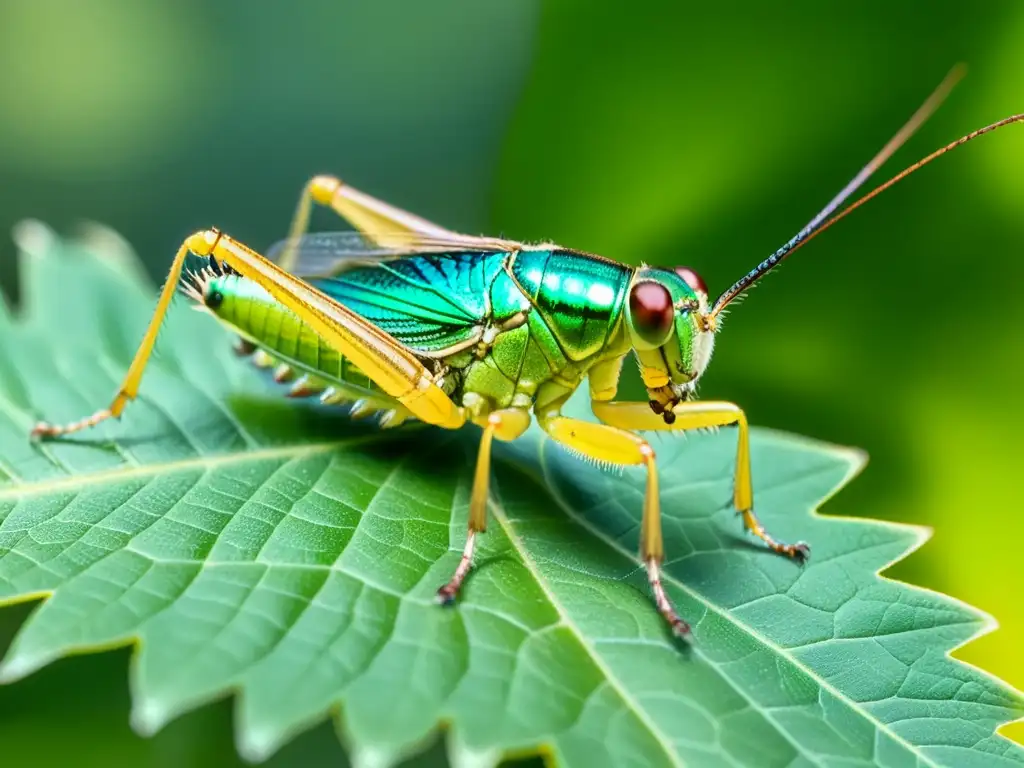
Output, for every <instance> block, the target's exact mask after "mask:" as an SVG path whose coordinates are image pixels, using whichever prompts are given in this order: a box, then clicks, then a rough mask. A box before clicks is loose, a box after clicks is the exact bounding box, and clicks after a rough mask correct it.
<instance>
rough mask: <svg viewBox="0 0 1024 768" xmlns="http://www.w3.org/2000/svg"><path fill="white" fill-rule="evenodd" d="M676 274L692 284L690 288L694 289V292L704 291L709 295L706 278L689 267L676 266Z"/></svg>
mask: <svg viewBox="0 0 1024 768" xmlns="http://www.w3.org/2000/svg"><path fill="white" fill-rule="evenodd" d="M676 274H677V275H679V276H680V277H681V278H683V280H685V281H686V284H687V285H688V286H690V289H691V290H692V291H694V293H703V294H704V295H705V296H707V295H708V286H707V284H706V283H705V282H704V278H703V277H701V276H700V275H698V274H697V273H696V272H694V271H693V270H692V269H690V268H689V267H676Z"/></svg>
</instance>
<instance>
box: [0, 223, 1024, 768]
mask: <svg viewBox="0 0 1024 768" xmlns="http://www.w3.org/2000/svg"><path fill="white" fill-rule="evenodd" d="M21 242H22V244H23V246H26V247H27V249H28V250H29V251H30V253H29V254H27V255H26V257H25V258H24V259H23V264H22V266H23V270H22V272H23V275H24V278H25V284H24V291H23V295H24V300H25V307H24V312H23V314H22V317H21V318H20V319H19V320H18V321H16V322H12V321H10V320H9V318H8V317H7V315H5V314H0V344H2V348H3V350H4V354H3V356H2V362H0V469H2V471H3V472H4V475H5V478H4V480H3V483H2V484H0V599H3V600H6V601H8V602H10V601H17V600H25V599H30V598H33V597H39V596H47V598H48V599H46V600H45V601H44V602H43V603H41V605H40V606H39V607H38V609H37V610H36V611H35V612H34V614H33V615H32V617H31V618H30V619H29V620H28V621H27V622H26V624H25V626H24V627H23V628H22V629H21V631H20V633H19V635H18V636H17V638H16V640H15V641H14V643H13V645H12V647H11V648H10V650H9V652H8V653H7V656H6V658H5V659H4V662H3V666H2V674H3V677H4V679H6V680H7V681H13V680H16V679H18V678H20V677H23V676H25V675H27V674H29V673H30V672H32V671H33V670H35V669H38V668H39V667H41V666H43V665H45V664H47V663H49V662H50V661H52V660H53V659H56V658H58V657H60V656H62V655H65V654H68V653H73V652H81V651H87V650H98V649H103V648H109V647H113V646H117V645H124V644H129V643H138V649H137V653H136V655H135V662H134V664H133V666H132V668H131V684H132V691H133V712H132V715H131V716H132V721H133V723H134V724H135V725H136V727H137V728H138V730H140V731H141V732H143V733H151V732H153V731H155V730H157V729H158V728H160V727H161V726H162V725H163V724H165V723H166V722H168V720H170V719H172V718H174V717H175V716H176V715H178V714H180V713H182V712H184V711H187V710H189V709H191V708H194V707H196V706H198V705H199V704H201V703H203V702H206V701H209V700H211V699H214V698H218V697H222V696H224V695H227V694H229V693H231V692H237V693H238V699H237V705H236V709H237V717H236V724H237V725H236V727H237V741H238V745H239V748H240V750H241V751H242V753H243V754H244V755H246V756H248V757H250V758H253V759H260V758H262V757H265V756H267V755H268V754H270V753H272V752H273V751H274V750H276V749H277V748H278V747H279V746H281V745H282V744H283V743H284V742H285V741H287V740H288V739H289V738H290V737H291V736H292V735H293V734H295V733H296V732H298V731H300V730H302V729H304V728H307V727H309V726H310V725H312V724H314V723H316V722H318V721H320V720H322V719H324V718H326V717H328V716H330V715H331V714H332V713H335V712H339V711H340V714H338V715H337V717H338V721H339V730H340V731H341V733H342V734H343V738H344V739H345V740H346V742H347V743H348V744H349V745H350V747H351V749H352V754H353V756H354V758H356V762H357V763H361V764H365V765H371V764H373V765H387V764H390V763H392V762H393V761H395V760H396V759H398V758H399V757H401V756H403V755H405V754H407V753H409V752H410V751H412V750H415V749H417V748H418V747H419V745H421V744H423V743H425V742H426V741H427V740H428V739H429V738H430V736H431V734H432V733H433V731H434V729H435V728H436V727H437V726H438V724H439V723H443V724H446V725H447V726H448V729H449V731H450V735H449V752H450V755H451V758H452V760H453V762H454V763H455V764H461V765H488V764H493V763H494V762H496V761H497V760H498V759H499V757H500V756H501V755H502V754H505V753H509V752H525V751H531V750H536V749H537V748H538V747H543V749H545V750H546V751H547V752H548V753H550V754H552V755H554V756H555V757H556V758H557V759H558V761H559V762H560V763H561V764H564V765H567V766H598V765H614V766H621V765H631V764H635V765H683V764H686V765H730V766H737V765H744V766H745V765H750V766H797V765H800V766H803V765H819V766H851V767H852V766H867V765H884V766H904V765H917V766H940V765H941V766H944V765H950V766H954V765H955V766H974V765H979V766H980V765H1020V764H1024V752H1022V750H1021V749H1019V748H1018V747H1016V746H1015V745H1013V744H1011V743H1010V742H1009V741H1007V740H1005V739H1003V738H1001V737H999V736H997V735H995V734H994V729H995V728H996V727H997V726H998V725H999V724H1001V723H1003V722H1006V721H1008V720H1011V719H1013V718H1014V717H1017V716H1019V715H1020V714H1021V712H1022V709H1024V705H1022V699H1021V696H1020V694H1019V693H1018V692H1015V691H1013V690H1012V689H1011V688H1010V687H1009V686H1007V685H1005V684H1003V683H1001V682H999V681H997V680H994V679H992V678H990V677H988V676H986V675H985V674H984V673H982V672H980V671H979V670H977V669H974V668H972V667H969V666H967V665H965V664H962V663H960V662H957V661H954V660H952V659H950V658H949V656H948V652H949V651H950V650H951V649H953V648H955V647H958V646H959V645H961V644H963V643H965V642H967V641H968V640H969V639H970V638H972V637H974V636H976V635H977V634H979V633H980V632H984V631H987V630H989V629H991V628H992V625H993V622H992V621H991V620H990V619H989V618H987V617H986V616H984V615H983V614H981V613H979V612H978V611H976V610H974V609H971V608H969V607H967V606H965V605H963V604H961V603H958V602H956V601H954V600H952V599H951V598H948V597H945V596H943V595H938V594H935V593H932V592H928V591H925V590H921V589H917V588H914V587H910V586H908V585H904V584H900V583H896V582H892V581H889V580H886V579H883V578H881V577H879V576H877V572H878V571H879V570H880V569H882V568H884V567H886V566H887V565H888V564H890V563H891V562H893V561H894V560H896V559H898V558H900V557H902V556H903V555H905V554H906V553H907V552H909V551H911V550H912V549H914V548H915V547H917V546H919V545H920V544H921V542H922V541H923V540H924V534H923V533H922V532H921V531H920V530H917V529H912V528H908V527H901V526H893V525H889V524H882V523H877V522H871V521H863V520H852V519H835V518H824V517H820V516H818V515H817V514H815V513H814V512H813V510H814V509H815V508H816V507H817V505H818V504H819V503H820V502H821V501H822V500H823V499H825V498H827V497H828V495H829V494H831V493H832V492H833V491H834V490H835V489H836V488H838V487H839V486H840V485H842V484H843V483H844V482H845V481H846V480H847V479H848V478H849V477H850V476H851V475H852V474H854V473H855V472H856V471H857V470H858V469H859V467H860V465H861V463H862V459H861V457H860V456H859V455H858V454H856V453H854V452H851V451H847V450H842V449H836V448H833V447H828V446H823V445H819V444H814V443H810V442H807V441H802V440H797V439H795V438H792V437H788V436H785V435H780V434H774V433H768V432H763V431H761V432H755V437H754V441H753V461H754V471H755V475H756V483H757V489H756V490H757V493H756V500H757V505H758V510H759V513H760V514H761V516H762V518H763V519H764V521H765V523H766V524H767V525H768V526H769V527H770V528H771V529H772V530H773V531H774V532H776V533H777V535H779V536H780V537H788V538H791V539H796V538H803V539H806V540H808V541H810V542H811V543H812V545H813V547H814V558H813V560H812V562H811V564H809V565H808V566H807V567H805V568H803V569H801V568H799V567H798V566H796V565H795V564H793V563H792V562H788V561H785V560H782V559H780V558H778V557H775V556H773V555H771V554H769V553H767V552H765V551H763V550H762V549H761V548H760V547H759V546H757V545H755V544H754V543H752V542H750V541H747V540H745V539H744V537H743V535H742V533H741V526H740V524H739V521H738V520H736V518H735V514H734V513H733V512H732V510H731V509H730V505H729V498H730V483H731V480H730V478H731V471H732V460H733V453H734V450H735V442H734V440H735V438H734V436H733V434H731V433H730V432H728V431H724V432H722V433H719V434H713V435H698V436H691V437H688V438H686V439H673V440H663V441H661V442H659V443H658V444H657V446H656V447H657V448H658V451H659V464H660V467H661V475H662V483H663V500H664V505H665V510H666V521H665V527H666V546H667V549H668V552H669V553H670V559H669V562H668V563H667V564H666V567H665V574H666V584H667V587H668V590H669V592H670V593H671V595H672V597H673V598H674V599H675V600H676V601H677V605H678V607H679V609H680V610H681V612H682V613H683V615H684V616H686V617H687V618H688V619H689V620H690V621H691V623H693V625H694V642H693V645H692V646H691V647H687V646H685V645H683V644H680V643H678V642H675V641H673V640H672V639H671V638H670V636H669V635H668V632H667V630H666V627H665V626H664V624H663V622H662V620H661V618H660V617H659V616H658V614H657V612H656V611H655V610H654V608H653V606H652V604H651V601H650V599H649V597H648V594H647V588H646V583H645V578H644V575H643V571H642V568H641V567H640V565H639V563H638V560H637V557H636V554H635V552H636V546H637V526H638V515H639V509H640V498H641V491H642V487H643V478H642V475H640V474H638V473H634V472H625V473H623V474H622V475H616V474H609V473H606V472H602V471H600V470H598V469H597V468H594V467H590V466H588V465H587V464H585V463H581V462H579V461H577V460H575V459H574V458H572V457H570V456H569V455H567V454H566V453H565V452H564V451H562V450H560V449H559V448H557V447H556V446H553V445H552V444H551V443H550V442H549V441H546V440H544V439H542V438H541V437H539V436H538V435H537V434H536V433H535V432H531V433H530V434H529V435H527V436H526V437H525V438H523V439H522V440H521V441H518V442H516V443H515V444H513V445H511V446H509V448H508V449H507V450H503V451H502V452H501V453H500V454H499V455H498V461H497V463H496V466H495V485H494V491H493V505H492V512H493V518H492V524H491V527H490V529H489V530H488V532H487V535H486V536H484V537H483V542H482V548H481V551H480V552H479V560H478V567H477V569H476V570H475V571H474V573H473V574H472V576H471V578H470V580H469V582H468V584H467V587H466V589H465V592H464V595H463V597H462V599H461V601H460V603H459V605H458V606H457V607H456V608H455V609H453V610H443V609H441V608H439V607H438V606H437V605H435V603H434V600H433V595H434V591H435V590H436V588H437V586H438V585H439V584H441V583H443V582H444V581H445V579H446V578H447V576H448V575H449V573H450V571H451V570H452V569H453V568H454V566H455V564H456V562H457V561H458V557H459V552H460V550H461V546H462V542H463V540H464V539H463V537H464V531H463V526H464V524H465V516H466V508H467V502H468V496H469V486H470V481H471V474H472V461H473V455H474V448H475V436H474V435H473V434H472V433H471V432H470V431H468V430H466V431H463V432H460V433H455V434H452V433H444V432H440V431H438V430H431V429H423V428H412V429H405V428H403V429H400V430H394V431H390V432H378V431H375V430H374V429H373V428H372V427H367V426H364V425H362V424H359V423H352V422H350V421H348V420H347V419H346V418H345V417H344V415H343V413H342V412H341V411H339V410H337V409H326V408H315V407H311V406H307V405H305V404H302V403H296V402H286V401H284V400H282V399H278V398H275V397H273V396H272V394H271V393H270V392H268V384H267V382H266V381H265V380H264V377H262V376H261V375H259V374H258V373H257V372H255V371H253V370H251V369H250V368H248V367H247V366H245V365H244V364H242V363H241V362H239V361H238V360H237V359H235V358H234V357H233V355H232V354H231V352H230V351H229V342H228V339H227V337H226V336H225V335H224V334H223V333H221V332H219V331H218V330H217V329H216V327H215V325H214V324H213V322H212V321H211V320H209V318H206V317H202V316H200V315H197V314H194V313H190V312H186V311H184V308H182V309H178V310H176V311H175V312H174V313H173V318H172V321H171V322H170V323H169V326H168V328H167V329H166V331H165V333H164V335H163V336H162V337H161V341H160V345H159V352H160V354H159V356H158V359H157V361H156V363H155V364H154V366H153V368H152V370H151V371H150V372H149V373H148V374H147V377H146V379H145V382H144V384H143V389H142V396H141V398H140V400H139V401H138V402H137V403H136V404H134V405H133V406H132V407H131V408H130V409H129V410H128V412H127V415H126V417H125V418H124V419H123V420H122V422H121V423H117V424H113V423H107V424H104V425H103V426H102V427H100V428H98V429H97V430H95V432H94V433H91V434H89V435H83V436H82V437H81V438H80V439H76V440H68V441H63V442H50V443H46V444H42V445H38V446H32V445H30V444H29V443H28V441H27V439H26V437H25V435H26V432H27V430H28V427H29V426H30V425H31V423H32V422H33V421H34V420H35V419H36V418H38V417H41V416H44V415H45V417H47V418H48V419H54V420H61V419H72V418H77V417H80V416H82V415H83V414H86V413H88V412H90V411H91V410H92V409H94V408H96V407H97V406H99V405H101V404H103V403H105V402H106V399H107V398H108V397H109V396H110V394H111V392H113V391H114V389H115V388H116V386H117V384H118V382H119V379H120V377H121V375H122V374H123V371H124V370H125V369H126V367H127V365H128V363H129V361H130V359H131V355H132V353H133V351H134V344H135V343H136V341H137V338H138V335H139V333H140V332H141V329H142V327H143V325H144V323H145V321H146V316H147V313H148V312H149V311H150V308H151V301H152V292H151V290H150V289H149V288H146V287H143V286H141V285H140V284H139V283H138V282H137V279H136V278H135V277H133V276H131V275H134V272H133V271H132V270H128V269H125V268H124V265H123V263H122V262H111V261H104V260H102V259H97V258H94V257H91V256H89V255H88V254H86V253H84V252H83V250H82V248H81V247H79V246H75V245H64V244H62V243H60V242H58V241H57V240H56V239H54V238H53V237H52V236H50V235H49V234H48V233H47V232H46V231H45V230H43V229H41V228H38V227H35V228H30V229H28V230H23V232H22V237H21ZM584 407H585V406H584ZM15 690H16V689H15Z"/></svg>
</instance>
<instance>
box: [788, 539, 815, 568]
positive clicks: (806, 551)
mask: <svg viewBox="0 0 1024 768" xmlns="http://www.w3.org/2000/svg"><path fill="white" fill-rule="evenodd" d="M786 554H787V555H789V556H790V557H792V558H793V559H794V560H796V561H797V562H798V563H800V565H803V564H804V563H806V562H807V561H808V560H809V559H810V558H811V547H810V545H808V544H807V542H805V541H798V542H797V543H796V544H790V545H789V546H788V547H787V548H786Z"/></svg>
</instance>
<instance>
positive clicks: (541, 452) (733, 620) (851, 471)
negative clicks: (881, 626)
mask: <svg viewBox="0 0 1024 768" xmlns="http://www.w3.org/2000/svg"><path fill="white" fill-rule="evenodd" d="M546 446H547V441H543V442H542V443H541V444H540V446H539V447H538V459H539V462H540V466H541V471H542V473H543V478H541V479H540V482H541V483H542V484H543V485H544V487H545V488H547V489H548V492H549V493H550V494H551V496H552V498H553V499H554V500H555V503H556V504H558V506H559V508H560V509H561V510H562V511H563V512H564V513H565V514H566V515H568V516H569V517H570V518H571V519H572V520H574V521H575V522H576V523H577V524H578V525H580V526H581V527H582V528H584V529H585V530H587V531H588V532H589V533H591V534H592V535H594V536H596V537H598V538H599V539H601V540H602V541H604V542H605V543H606V544H607V545H609V546H610V547H612V548H613V549H615V550H617V551H618V552H620V553H621V554H623V555H624V556H626V557H627V558H628V559H629V560H631V561H632V562H634V563H636V564H637V566H638V567H641V568H642V567H643V563H642V562H641V561H640V559H639V558H638V557H637V556H636V553H635V552H633V551H631V550H629V549H627V548H626V547H624V546H623V545H622V544H621V543H620V542H618V541H616V540H615V539H613V538H611V537H610V536H608V535H607V534H606V533H605V532H604V531H601V530H600V529H598V528H596V527H594V526H593V525H592V524H591V523H590V522H588V521H587V520H586V518H585V517H583V516H582V515H579V514H577V512H576V511H575V510H574V509H573V508H572V507H571V506H570V505H569V503H568V502H567V501H566V500H565V499H564V498H563V497H562V494H561V493H559V492H558V489H557V487H556V486H555V485H554V484H553V483H551V482H550V472H549V470H548V463H547V458H546V451H545V447H546ZM521 469H522V471H523V472H524V473H527V474H529V470H527V469H526V468H521ZM858 470H859V467H858V466H857V464H856V463H855V462H850V465H849V467H848V469H847V473H846V475H845V476H844V477H843V479H842V480H841V481H840V482H839V483H837V484H836V488H837V489H838V488H841V487H843V486H844V485H846V484H847V483H848V482H849V481H850V479H851V478H852V477H853V476H854V475H855V474H856V473H857V471H858ZM831 495H832V494H829V495H828V496H826V497H825V498H824V499H822V501H821V502H819V504H823V503H825V501H827V500H828V498H830V497H831ZM816 513H817V506H816V507H815V508H814V509H813V510H812V514H816ZM877 522H878V523H879V524H880V525H887V526H891V527H905V526H893V525H892V524H891V523H885V522H884V521H877ZM882 570H884V568H879V569H878V570H877V571H875V575H876V576H877V577H878V578H879V579H883V578H884V577H883V576H881V575H880V573H881V571H882ZM661 578H662V581H667V582H670V583H671V584H673V585H674V586H675V587H677V588H678V589H679V590H681V591H683V592H685V593H686V594H687V595H689V596H690V597H691V598H693V599H694V600H695V601H697V602H698V603H700V604H701V605H703V606H704V607H705V610H707V611H709V612H712V613H715V614H716V615H718V616H719V617H721V618H723V619H725V620H726V621H728V622H729V623H730V624H732V625H733V626H734V627H736V628H737V629H739V630H740V631H742V632H746V633H747V634H749V635H750V636H751V637H753V638H754V639H755V640H756V641H758V642H760V643H762V644H764V646H765V647H767V648H769V649H770V650H772V651H773V652H775V653H777V654H778V655H779V656H781V657H782V658H784V659H785V660H786V661H787V662H789V663H790V664H792V665H793V666H794V667H795V668H796V669H798V670H800V671H801V672H803V673H804V674H806V675H807V676H808V677H809V678H810V679H811V680H813V681H814V682H815V684H816V685H818V686H819V687H820V688H821V689H822V690H825V691H827V692H828V693H830V694H831V695H832V696H834V697H835V698H836V699H838V700H839V701H841V702H843V704H845V705H846V706H848V707H850V708H851V709H852V710H854V711H855V712H858V713H860V714H861V715H862V716H863V717H864V718H865V719H866V720H868V722H870V723H872V724H873V725H874V726H875V727H876V728H878V729H879V730H880V731H882V732H883V733H885V734H886V735H888V736H889V737H890V738H892V739H893V740H894V741H896V742H897V743H899V744H901V745H903V746H904V747H906V748H907V749H908V750H909V751H910V753H911V754H912V755H914V756H915V757H916V758H918V759H919V760H921V761H922V762H923V764H924V765H926V766H928V768H942V766H940V765H939V764H938V763H936V762H935V761H934V760H932V759H931V758H930V757H928V756H927V755H925V754H923V753H922V752H921V751H920V749H919V748H918V747H917V745H915V744H912V743H911V742H908V741H907V740H906V739H904V738H903V737H902V736H900V735H899V734H898V733H895V732H894V731H893V730H892V729H890V728H889V726H888V724H887V723H884V722H882V721H881V720H879V719H878V718H877V717H875V716H874V715H873V714H872V713H871V712H870V711H868V710H865V709H863V708H861V707H859V706H857V702H855V701H853V700H852V699H850V698H849V697H848V696H846V695H845V694H843V693H841V692H840V691H839V690H838V689H836V688H835V687H834V686H832V684H831V683H829V682H828V681H826V680H824V679H823V678H822V677H821V676H820V675H818V674H817V673H816V672H815V671H814V670H813V669H811V668H810V667H808V666H807V665H805V664H804V663H803V662H801V661H800V660H799V659H797V658H795V657H794V656H792V655H791V654H789V653H787V650H788V649H786V648H784V647H782V646H780V645H778V644H776V643H774V642H772V641H771V640H769V639H768V638H767V637H765V636H764V635H762V634H761V633H760V632H758V631H757V630H755V629H754V628H753V627H751V626H749V625H748V624H745V623H743V622H742V621H741V620H740V619H738V618H737V617H735V616H733V614H732V612H731V611H727V610H724V609H722V608H721V607H720V606H717V605H715V604H714V603H712V602H711V601H709V600H708V599H707V598H706V597H704V596H703V595H702V594H700V593H699V592H697V591H695V590H694V589H692V588H691V587H689V586H687V585H686V584H684V583H683V582H682V581H680V580H679V579H678V578H676V577H675V576H673V575H672V574H671V573H669V572H668V571H667V570H663V571H662V574H661ZM947 656H948V654H947ZM705 658H706V657H705ZM709 663H713V662H710V661H709ZM714 666H715V667H716V668H717V669H719V671H721V672H722V675H723V676H724V677H725V678H726V679H728V680H730V683H731V684H732V687H733V689H734V690H736V691H737V692H738V693H739V694H740V695H742V696H744V698H746V695H745V693H744V692H743V691H742V690H740V689H739V688H738V687H737V686H736V684H735V683H732V682H731V678H730V677H729V675H728V674H727V673H726V672H725V671H724V670H722V669H721V667H720V666H719V665H717V664H715V665H714ZM748 700H749V699H748ZM751 703H752V704H753V702H751ZM758 709H759V710H760V711H761V712H763V713H764V715H765V716H766V717H768V718H769V719H771V720H772V722H773V723H775V725H776V727H777V728H778V729H779V732H780V733H781V734H783V735H784V737H785V738H786V740H787V741H789V743H790V744H793V746H794V747H795V748H796V749H798V750H799V751H800V752H801V754H803V753H804V750H805V748H804V747H803V746H802V745H800V744H797V743H796V742H794V741H793V739H792V738H791V737H790V734H789V731H788V730H787V729H786V728H784V727H783V726H781V725H779V724H778V723H777V722H776V720H775V718H773V717H772V716H771V714H770V712H767V711H765V710H764V709H763V708H761V707H760V706H758ZM805 756H807V755H805ZM808 757H809V756H808ZM809 759H810V757H809Z"/></svg>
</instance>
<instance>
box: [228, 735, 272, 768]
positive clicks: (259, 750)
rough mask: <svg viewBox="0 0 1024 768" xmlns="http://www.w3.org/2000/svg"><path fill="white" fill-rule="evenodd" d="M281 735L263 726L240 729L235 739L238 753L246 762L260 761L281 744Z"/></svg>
mask: <svg viewBox="0 0 1024 768" xmlns="http://www.w3.org/2000/svg"><path fill="white" fill-rule="evenodd" d="M281 741H282V740H281V736H280V734H278V733H275V732H274V731H271V730H269V729H265V728H246V729H243V730H241V732H240V733H239V734H238V737H237V738H236V740H235V746H236V747H237V749H238V754H239V755H241V757H242V759H243V760H245V762H247V763H262V762H263V761H265V760H266V759H267V758H269V757H270V756H271V755H272V754H274V752H276V751H277V749H278V748H279V747H280V746H281Z"/></svg>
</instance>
